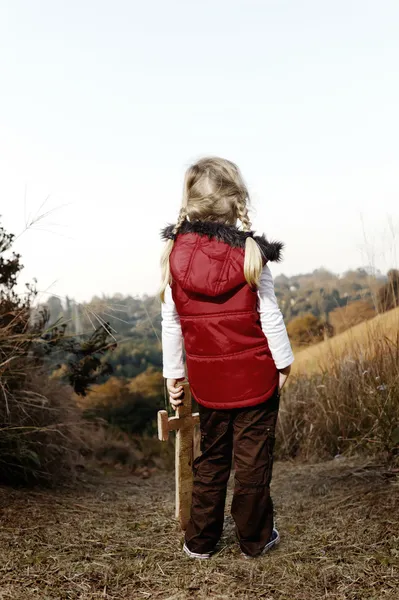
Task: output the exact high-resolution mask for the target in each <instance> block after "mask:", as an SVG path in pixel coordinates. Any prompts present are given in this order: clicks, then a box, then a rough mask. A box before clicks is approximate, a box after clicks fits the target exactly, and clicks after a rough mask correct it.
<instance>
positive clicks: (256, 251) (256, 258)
mask: <svg viewBox="0 0 399 600" xmlns="http://www.w3.org/2000/svg"><path fill="white" fill-rule="evenodd" d="M248 203H249V195H248V190H247V188H246V186H245V183H244V181H243V178H242V176H241V173H240V171H239V169H238V167H237V166H236V165H235V164H234V163H232V162H230V161H229V160H225V159H223V158H216V157H215V158H203V159H201V160H199V161H198V162H196V163H195V164H193V165H191V167H189V168H188V169H187V171H186V175H185V178H184V189H183V202H182V207H181V209H180V213H179V218H178V219H177V222H176V225H175V227H174V228H173V231H172V235H173V238H175V236H176V235H177V234H178V233H179V229H180V227H181V226H182V224H183V223H184V221H185V220H186V219H187V218H188V219H189V220H190V221H191V222H193V221H212V222H217V223H223V224H225V225H235V224H236V221H237V219H239V220H240V221H241V225H242V229H243V231H246V232H250V231H251V222H250V220H249V215H248ZM173 244H174V239H170V240H168V241H167V242H166V245H165V249H164V251H163V254H162V258H161V269H162V282H161V288H160V296H161V300H162V301H164V297H165V290H166V287H167V285H168V284H169V283H170V266H169V258H170V254H171V252H172V250H173ZM262 268H263V259H262V253H261V251H260V248H259V246H258V244H257V243H256V241H255V240H254V239H253V238H252V237H251V236H248V237H247V239H246V240H245V259H244V276H245V279H246V280H247V283H248V284H249V285H250V286H251V287H253V286H257V285H258V284H259V279H260V276H261V273H262Z"/></svg>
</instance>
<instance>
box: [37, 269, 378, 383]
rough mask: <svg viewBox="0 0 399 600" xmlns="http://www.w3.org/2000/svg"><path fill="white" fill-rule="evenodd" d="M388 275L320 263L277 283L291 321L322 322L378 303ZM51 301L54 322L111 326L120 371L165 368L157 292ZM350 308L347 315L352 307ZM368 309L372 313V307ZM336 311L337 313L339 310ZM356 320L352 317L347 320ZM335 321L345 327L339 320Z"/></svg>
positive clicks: (77, 330) (84, 329)
mask: <svg viewBox="0 0 399 600" xmlns="http://www.w3.org/2000/svg"><path fill="white" fill-rule="evenodd" d="M385 281H386V278H385V277H384V276H382V275H381V274H380V273H375V272H371V271H370V270H368V269H365V268H359V269H356V270H354V271H347V272H346V273H344V274H343V275H336V274H334V273H331V272H330V271H327V270H326V269H317V270H315V271H313V272H312V273H306V274H300V275H296V276H293V277H286V276H285V275H280V276H278V277H276V279H275V289H276V296H277V298H278V301H279V304H280V307H281V309H282V312H283V315H284V318H285V321H286V323H289V322H290V321H291V320H292V319H294V318H296V317H298V316H300V315H309V313H311V314H312V315H314V316H315V317H317V318H318V319H319V320H320V322H322V323H326V322H327V323H328V322H329V320H330V315H331V321H334V318H333V312H334V311H337V309H339V310H341V309H342V307H346V306H348V305H349V304H353V303H355V302H356V301H357V302H359V301H360V302H363V303H364V302H366V303H368V305H369V306H371V307H372V305H373V303H374V299H375V298H376V296H377V293H378V289H380V288H381V285H382V284H383V283H384V282H385ZM46 305H47V308H48V310H49V312H50V323H54V322H56V321H62V322H65V323H67V331H68V332H70V333H71V334H73V335H80V334H83V333H88V332H90V331H93V329H94V328H95V327H98V325H99V324H103V325H104V327H107V328H109V331H110V333H111V334H112V336H114V338H115V339H116V341H117V342H118V345H117V348H116V349H115V350H113V351H112V352H110V353H109V354H108V355H107V357H106V359H107V361H108V362H109V363H110V364H111V365H112V367H113V371H114V375H115V376H116V377H124V378H133V377H136V376H137V375H140V374H141V373H143V372H145V371H146V370H147V369H148V368H155V369H157V370H160V369H161V366H162V350H161V343H160V338H161V315H160V312H161V311H160V308H161V305H160V301H159V299H158V298H157V297H154V296H143V297H134V296H122V295H121V294H114V295H113V296H102V297H99V296H95V297H94V298H93V299H92V300H91V301H90V302H87V303H82V304H78V303H76V302H75V301H74V300H73V299H71V298H68V297H67V298H65V299H60V298H59V297H56V296H52V297H50V298H49V300H48V301H47V303H46ZM359 306H360V305H359ZM366 308H367V307H366ZM341 312H342V311H341ZM344 312H345V315H346V313H347V311H344ZM354 312H355V313H356V318H358V319H359V318H361V315H360V311H359V310H357V309H355V311H354ZM364 314H365V315H366V314H367V316H368V317H369V316H371V315H370V311H368V312H367V311H366V312H365V313H364ZM359 315H360V317H359ZM334 316H335V317H337V313H335V315H334ZM338 317H340V320H339V319H337V318H335V321H337V322H341V321H342V314H338ZM365 318H366V316H365ZM353 322H354V321H352V322H349V321H348V324H347V325H346V326H349V325H351V324H353ZM333 326H334V329H336V330H337V331H339V330H340V329H337V328H336V327H335V323H333ZM341 330H342V328H341Z"/></svg>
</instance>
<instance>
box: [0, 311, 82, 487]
mask: <svg viewBox="0 0 399 600" xmlns="http://www.w3.org/2000/svg"><path fill="white" fill-rule="evenodd" d="M2 308H3V309H4V303H3V304H2ZM40 342H41V337H40V334H39V332H38V331H37V330H35V328H33V329H32V327H31V325H30V319H29V309H28V308H26V307H24V308H20V307H15V306H14V307H13V310H9V311H5V312H3V314H2V318H1V320H0V398H1V402H0V481H1V482H2V483H7V484H13V485H17V484H22V483H24V484H26V483H33V482H37V481H40V482H43V483H44V482H46V483H50V482H51V483H55V482H56V481H59V479H60V478H62V477H64V476H65V475H66V473H68V474H71V473H72V472H73V465H74V463H75V458H76V453H77V451H78V450H77V449H78V443H77V439H78V429H77V428H76V422H77V421H78V411H77V409H76V407H75V406H74V404H73V402H72V393H71V389H70V388H69V387H68V386H65V385H62V384H61V383H60V382H58V381H56V380H55V379H52V378H51V377H50V376H49V372H48V366H47V365H46V363H45V362H44V361H43V360H42V358H38V356H37V353H35V351H34V348H35V345H37V344H39V343H40Z"/></svg>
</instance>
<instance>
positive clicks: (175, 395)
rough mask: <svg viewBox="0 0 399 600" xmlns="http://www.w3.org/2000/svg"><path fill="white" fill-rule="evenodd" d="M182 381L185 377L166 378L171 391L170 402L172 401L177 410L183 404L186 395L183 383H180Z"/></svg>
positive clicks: (169, 391) (174, 408)
mask: <svg viewBox="0 0 399 600" xmlns="http://www.w3.org/2000/svg"><path fill="white" fill-rule="evenodd" d="M180 381H184V379H167V380H166V387H167V388H168V393H169V402H170V403H171V405H172V408H173V410H176V408H177V407H178V406H180V405H181V404H183V402H182V397H183V395H184V390H183V386H182V385H178V384H179V382H180Z"/></svg>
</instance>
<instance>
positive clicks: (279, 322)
mask: <svg viewBox="0 0 399 600" xmlns="http://www.w3.org/2000/svg"><path fill="white" fill-rule="evenodd" d="M258 311H259V315H260V322H261V326H262V331H263V333H264V334H265V336H266V338H267V341H268V344H269V348H270V351H271V353H272V356H273V360H274V362H275V364H276V367H277V369H284V368H285V367H288V366H289V365H291V364H292V363H293V362H294V355H293V352H292V348H291V344H290V341H289V339H288V334H287V330H286V327H285V324H284V319H283V315H282V314H281V310H280V308H279V306H278V303H277V298H276V294H275V292H274V282H273V276H272V274H271V272H270V269H269V267H268V266H267V265H265V266H264V268H263V271H262V275H261V279H260V285H259V289H258Z"/></svg>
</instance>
